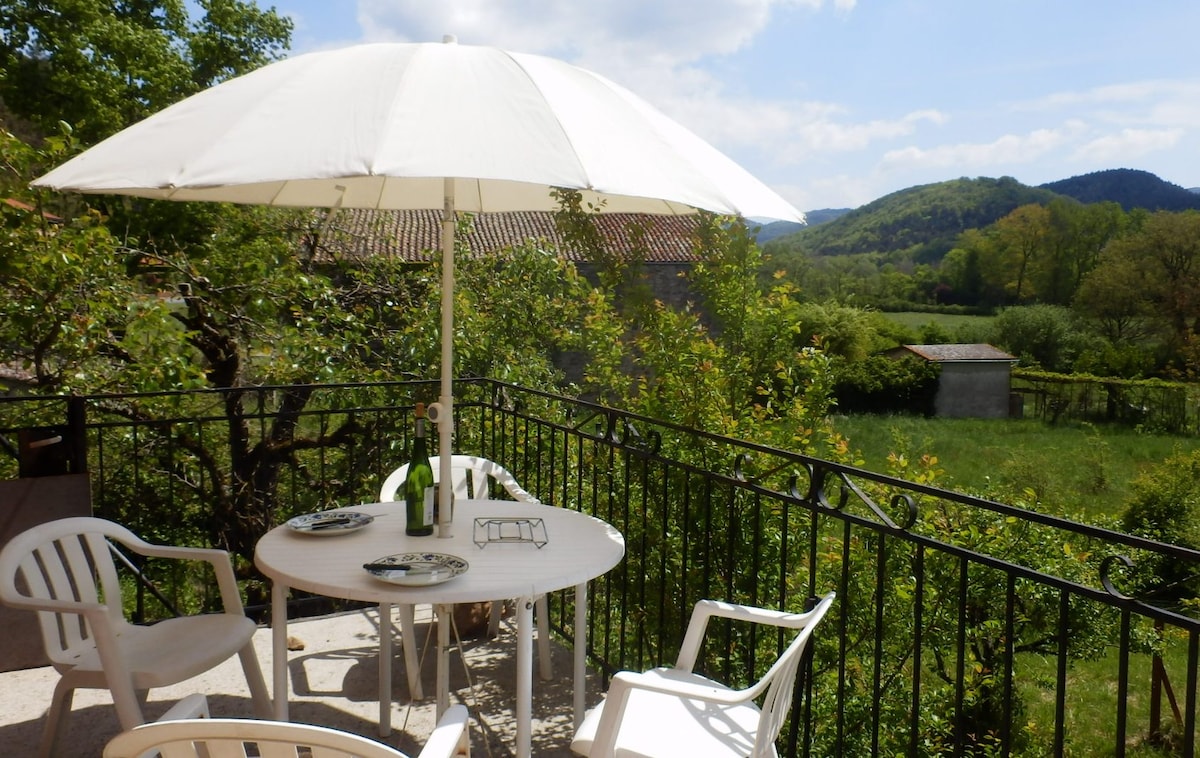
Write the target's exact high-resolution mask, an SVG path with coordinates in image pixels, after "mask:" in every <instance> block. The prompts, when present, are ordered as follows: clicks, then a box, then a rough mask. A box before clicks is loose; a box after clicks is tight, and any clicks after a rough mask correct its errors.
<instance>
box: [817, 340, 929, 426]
mask: <svg viewBox="0 0 1200 758" xmlns="http://www.w3.org/2000/svg"><path fill="white" fill-rule="evenodd" d="M939 373H940V372H939V370H938V367H937V365H936V364H934V363H930V362H927V361H920V360H896V359H894V358H888V357H887V356H883V355H873V356H871V357H869V358H866V359H865V360H862V361H855V362H847V363H843V364H841V365H840V366H839V369H838V372H837V382H836V384H835V386H834V395H835V396H836V397H837V405H838V409H839V410H840V411H842V412H844V413H919V414H922V415H925V416H932V415H933V401H934V397H935V396H936V395H937V388H938V375H939Z"/></svg>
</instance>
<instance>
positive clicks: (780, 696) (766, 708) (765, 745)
mask: <svg viewBox="0 0 1200 758" xmlns="http://www.w3.org/2000/svg"><path fill="white" fill-rule="evenodd" d="M834 597H835V594H834V593H833V592H830V593H829V594H827V595H825V596H824V597H822V598H821V599H820V600H819V601H818V602H817V604H816V605H815V606H814V607H813V609H812V610H810V611H807V612H805V613H787V612H780V611H771V610H766V609H763V608H755V607H753V606H743V605H734V604H731V603H721V602H718V601H714V600H701V601H700V602H698V603H697V604H696V607H695V608H694V609H693V610H692V618H691V621H690V622H689V624H688V628H687V632H686V634H685V636H684V641H683V645H682V646H681V647H680V650H679V658H678V660H677V662H676V664H675V667H676V668H682V669H685V670H688V671H690V670H692V668H693V667H694V666H695V662H696V657H697V655H699V651H700V643H701V641H702V640H703V637H704V631H705V628H706V627H707V625H708V620H709V619H710V618H712V617H713V616H718V617H725V618H732V619H737V620H742V621H749V622H752V623H757V624H765V625H770V626H776V627H785V628H790V629H796V630H797V633H796V636H795V637H794V638H793V639H792V641H791V642H790V643H789V644H788V646H787V647H786V648H785V649H784V651H783V653H782V654H780V656H779V658H777V659H776V661H775V663H773V664H772V665H771V667H770V668H769V669H767V672H766V673H765V674H763V676H762V677H761V678H760V679H759V680H758V681H757V682H755V683H754V684H753V685H751V686H750V687H748V688H746V689H745V690H742V694H743V695H744V696H745V697H746V699H748V700H750V699H757V698H758V697H759V696H760V695H762V694H763V692H764V691H765V692H766V695H765V696H763V699H762V702H761V703H760V714H759V719H758V731H757V733H756V734H755V738H754V751H753V752H752V753H751V754H750V758H766V757H767V756H772V755H774V754H775V753H774V745H775V740H776V739H777V738H778V737H779V732H780V730H781V729H782V728H783V722H784V719H786V718H787V714H788V710H789V709H790V708H791V704H792V691H793V689H794V688H795V685H796V674H797V672H798V670H799V668H800V661H801V660H802V659H803V657H804V650H805V648H806V647H807V646H808V641H809V640H810V639H811V638H812V634H813V630H814V629H816V627H817V624H819V623H820V622H821V619H823V618H824V617H825V614H826V613H828V611H829V608H830V606H831V605H832V604H833V600H834Z"/></svg>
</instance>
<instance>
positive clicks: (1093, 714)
mask: <svg viewBox="0 0 1200 758" xmlns="http://www.w3.org/2000/svg"><path fill="white" fill-rule="evenodd" d="M455 392H456V395H457V398H458V399H457V401H456V402H457V404H458V405H457V413H456V436H455V450H456V452H464V453H471V454H477V455H482V456H485V457H487V458H491V459H493V460H495V461H497V462H499V463H500V464H501V465H503V466H505V467H506V468H507V469H508V470H509V471H511V472H512V473H513V474H514V475H515V476H516V478H517V480H518V481H519V482H521V484H522V485H523V486H524V487H525V488H526V489H528V490H529V491H531V492H533V493H534V494H535V495H537V496H538V497H539V498H540V499H542V500H543V501H544V502H547V503H550V504H553V505H556V506H559V507H563V508H572V509H577V510H581V511H584V512H586V513H590V514H594V515H596V516H598V517H600V518H603V519H604V520H606V521H608V522H609V523H611V524H613V525H614V526H616V527H617V528H618V529H619V530H620V531H621V532H622V533H623V534H624V535H625V539H626V547H627V553H626V558H625V560H624V561H623V562H622V563H621V564H620V565H618V566H617V568H615V569H613V570H612V571H611V572H609V573H608V574H606V575H605V576H603V577H601V578H599V579H597V580H595V581H594V583H593V585H592V589H591V603H590V607H589V610H588V624H589V630H588V639H589V649H588V651H587V652H588V656H589V661H590V663H591V664H592V665H593V666H594V667H596V668H597V669H598V670H599V671H601V672H602V676H603V677H607V676H608V675H611V674H612V673H613V672H615V671H617V670H619V669H636V670H641V669H645V668H650V667H652V666H657V665H665V664H669V663H670V662H671V661H673V659H674V655H675V652H676V650H677V649H678V647H679V643H680V639H681V637H682V632H683V629H684V627H685V625H686V623H687V620H688V616H689V613H690V610H691V607H692V605H693V604H694V603H695V601H696V600H698V599H701V598H716V599H722V600H729V601H733V602H741V603H749V604H754V605H760V606H770V607H778V608H786V609H793V610H798V609H801V608H802V607H803V606H804V604H805V602H806V600H807V599H808V598H810V597H812V596H814V595H821V594H824V593H825V592H827V591H829V590H836V592H837V598H838V599H837V602H836V603H835V605H834V609H833V611H832V612H831V614H830V617H829V618H828V619H827V620H826V621H825V623H824V625H823V626H822V627H821V629H820V630H819V631H818V633H817V637H816V644H815V645H814V646H813V647H812V653H811V656H810V659H809V661H808V663H807V670H806V672H805V675H804V676H802V678H801V680H800V683H799V684H798V685H797V689H796V693H795V698H796V700H795V703H794V707H793V709H792V712H791V717H790V720H789V722H788V724H787V725H785V727H784V731H783V734H782V736H781V739H780V746H779V747H780V753H781V754H782V755H804V756H807V755H813V756H830V755H855V756H859V755H889V756H891V755H911V756H917V755H922V756H923V755H942V754H945V755H983V754H986V755H1089V756H1095V755H1114V756H1120V755H1185V756H1191V755H1194V754H1195V752H1196V747H1195V746H1196V716H1195V714H1196V710H1197V701H1196V698H1197V687H1198V685H1197V680H1198V672H1200V621H1198V620H1197V619H1196V617H1195V616H1196V614H1195V611H1194V609H1195V607H1196V606H1195V604H1194V603H1192V604H1191V605H1189V601H1190V600H1191V599H1192V598H1195V597H1196V596H1197V595H1198V594H1200V592H1198V591H1197V584H1200V582H1198V581H1197V579H1196V577H1197V576H1198V575H1200V570H1198V569H1200V553H1197V552H1196V551H1193V550H1187V549H1183V548H1179V547H1174V546H1171V545H1166V544H1162V543H1156V542H1152V541H1149V540H1144V539H1140V538H1136V537H1132V536H1128V535H1124V534H1121V533H1118V532H1115V531H1109V530H1106V529H1101V528H1097V527H1093V526H1087V525H1082V524H1078V523H1074V522H1069V521H1065V520H1062V519H1057V518H1052V517H1049V516H1044V515H1039V514H1037V513H1033V512H1030V511H1026V510H1023V509H1020V508H1016V507H1013V506H1009V505H1005V504H1003V503H997V502H991V501H986V500H981V499H978V498H972V497H967V496H964V495H960V494H956V493H953V492H948V491H945V490H940V489H936V488H932V487H928V486H924V485H922V484H919V483H913V482H908V481H903V480H898V479H894V478H890V477H887V476H882V475H878V474H874V473H870V472H867V471H863V470H860V469H854V468H848V467H845V466H840V465H836V464H833V463H830V462H827V461H823V460H818V459H813V458H808V457H805V456H800V455H796V454H792V453H789V452H787V451H783V450H779V449H774V448H770V447H765V446H762V445H757V444H755V443H753V442H747V441H739V440H734V439H730V438H726V437H718V436H713V435H709V434H705V433H703V432H700V431H697V430H693V429H687V428H682V427H678V426H674V425H670V424H664V423H661V422H657V421H655V420H653V419H649V418H643V417H637V416H632V415H629V414H625V413H622V412H621V411H619V410H614V409H610V408H605V407H601V406H598V405H593V404H589V403H587V402H582V401H578V400H573V399H570V398H565V397H561V396H556V395H552V394H546V393H542V392H537V391H532V390H528V389H524V388H520V387H516V386H512V385H506V384H501V383H497V382H493V381H489V380H460V381H457V382H456V383H455ZM435 395H436V386H434V385H433V384H430V383H420V382H402V383H385V384H370V385H336V386H333V385H328V386H327V385H320V386H299V387H271V388H254V389H239V390H231V391H225V392H222V391H209V392H196V393H185V394H155V395H121V396H116V395H109V396H99V397H86V398H70V399H68V398H0V434H2V435H3V437H4V438H5V439H8V440H16V439H17V438H18V437H21V436H24V437H25V438H28V437H29V435H30V434H31V433H32V434H34V435H35V436H36V435H42V436H46V435H60V436H62V437H63V438H64V448H63V449H64V450H65V451H66V452H65V454H64V455H63V456H62V460H60V461H57V462H56V461H53V460H51V461H45V460H43V461H42V462H41V463H42V464H44V465H47V466H49V468H50V470H51V471H53V470H63V471H75V472H82V471H86V472H88V473H89V474H90V484H91V502H92V510H93V512H94V513H95V515H97V516H100V517H103V518H108V519H112V520H114V521H118V522H121V523H123V524H125V525H127V526H129V527H130V528H131V529H133V531H135V532H137V533H139V534H141V535H143V536H145V537H147V538H149V539H151V540H155V541H163V542H174V543H177V544H196V545H213V546H219V547H223V548H226V549H229V550H230V551H232V552H233V553H234V554H235V556H238V558H237V559H236V560H237V563H238V565H239V570H240V571H241V572H242V574H243V577H244V589H245V593H246V596H247V601H248V602H247V605H248V607H249V608H250V609H251V612H254V613H256V614H258V615H259V617H260V618H262V619H264V620H265V619H266V617H267V610H266V599H267V598H268V596H269V587H267V586H266V584H265V582H263V581H262V579H261V578H259V577H256V576H255V575H254V569H253V563H252V558H253V552H254V544H255V541H256V540H257V538H258V537H259V536H261V535H262V534H263V533H265V532H266V531H267V530H268V529H269V528H271V527H272V526H274V525H275V524H278V523H280V522H282V521H283V520H285V519H287V518H289V517H291V516H293V515H296V514H300V513H306V512H309V511H313V510H317V509H321V508H326V507H332V506H339V505H350V504H356V503H364V502H371V501H373V500H375V499H376V495H377V492H378V488H379V483H380V482H381V480H382V478H383V477H384V476H386V474H387V473H388V472H390V471H391V470H392V469H393V468H395V467H396V466H397V465H399V464H401V463H403V462H405V461H406V460H407V456H408V451H409V450H410V448H411V439H410V436H411V434H412V426H413V425H412V409H413V406H414V403H416V402H418V401H421V402H428V401H429V400H431V399H433V397H434V396H435ZM20 430H25V431H24V432H21V431H20ZM30 430H33V431H32V432H31V431H30ZM68 443H82V444H75V445H71V444H68ZM12 447H15V445H14V446H12ZM13 452H14V453H15V452H16V451H15V450H14V451H13ZM29 465H31V464H30V463H29V462H28V461H22V464H21V466H22V467H28V466H29ZM0 466H2V467H4V470H0V479H11V478H15V477H17V475H18V473H22V472H19V471H18V464H17V460H16V458H15V457H13V458H8V457H6V460H5V461H4V463H3V464H0ZM55 466H59V467H60V468H58V469H55ZM23 473H27V474H28V473H45V472H30V471H25V472H23ZM143 570H144V571H145V572H146V574H147V575H148V576H149V577H151V579H152V580H153V581H154V582H155V583H156V584H157V585H158V586H159V587H162V588H163V590H164V592H165V593H166V595H167V596H168V599H169V600H171V601H172V602H173V603H175V604H176V605H185V606H186V605H195V604H202V603H203V598H199V597H196V596H194V593H195V590H194V588H190V585H189V584H188V583H187V582H186V581H185V580H184V578H181V577H171V576H161V575H156V573H155V567H154V566H152V565H149V566H145V567H143ZM189 593H192V594H189ZM138 598H139V599H138V603H139V610H140V611H141V612H142V613H144V614H145V615H146V616H147V617H153V616H155V615H156V614H161V613H162V612H161V611H159V610H156V609H157V608H159V607H160V606H159V605H158V604H157V603H156V602H150V601H149V599H148V597H147V595H146V594H145V592H142V591H139V594H138ZM572 600H573V595H571V594H569V593H559V594H557V595H555V596H552V597H551V598H550V603H551V605H550V607H551V616H552V624H553V628H554V630H555V633H556V635H557V636H558V637H559V640H560V641H561V642H568V641H569V640H570V639H571V631H572V630H571V624H572V622H573V619H574V615H573V608H572V606H571V603H572ZM295 602H296V604H297V607H296V608H295V609H293V611H292V613H293V614H294V615H304V614H306V613H316V612H324V611H326V610H328V606H327V605H325V604H324V603H320V602H318V601H317V600H316V599H314V600H312V601H311V603H310V602H309V601H306V600H305V599H304V598H300V599H297V600H296V601H295ZM1188 608H1190V609H1191V610H1190V611H1189V610H1187V609H1188ZM717 639H721V636H720V635H718V637H717ZM779 644H780V640H779V639H778V638H776V637H774V636H769V637H765V638H755V637H752V636H739V635H738V634H737V633H736V632H735V631H734V630H732V629H727V630H725V631H724V643H723V644H721V645H720V646H719V647H720V649H715V648H716V647H717V646H716V645H710V649H708V650H707V651H706V659H705V668H706V670H707V671H708V673H709V674H710V675H711V676H713V677H715V678H718V679H722V680H724V681H729V682H739V681H741V682H748V681H749V680H750V679H751V678H752V676H753V675H754V674H756V673H761V670H762V668H763V666H765V665H766V664H768V663H769V662H770V661H771V660H773V659H774V657H775V654H776V651H777V646H778V645H779ZM601 688H603V682H602V683H601ZM591 704H592V703H589V705H591Z"/></svg>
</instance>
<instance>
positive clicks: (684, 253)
mask: <svg viewBox="0 0 1200 758" xmlns="http://www.w3.org/2000/svg"><path fill="white" fill-rule="evenodd" d="M595 221H596V227H597V229H598V230H599V232H600V234H601V235H602V236H603V237H604V239H605V240H606V242H607V247H608V249H609V250H610V251H612V252H613V253H614V254H619V253H620V252H621V251H629V250H634V249H637V248H641V249H642V251H643V252H642V265H641V275H642V277H643V278H644V280H645V283H646V285H647V286H648V287H649V290H650V292H651V293H652V295H653V296H654V297H655V298H656V299H658V300H661V301H663V302H664V303H666V304H668V305H672V306H677V307H679V306H682V305H684V304H685V303H687V302H689V301H692V302H694V301H695V299H696V298H695V297H694V296H693V295H692V293H691V291H690V290H689V287H688V283H687V280H686V278H685V277H684V276H682V275H683V274H686V273H687V272H688V271H689V270H690V269H691V267H692V265H693V264H694V263H695V262H696V261H697V256H696V252H695V241H694V239H695V233H696V229H697V224H698V222H699V216H695V215H689V216H652V215H638V214H630V213H603V214H597V215H596V216H595ZM631 224H635V225H637V226H640V228H641V230H642V233H638V232H635V231H633V229H632V228H631ZM441 232H442V212H441V211H440V210H411V211H375V210H362V209H341V210H338V211H336V212H335V213H334V214H333V215H332V217H330V219H329V225H328V228H327V229H326V230H325V234H324V235H323V237H322V242H321V244H320V246H319V248H318V250H317V251H316V253H315V255H316V256H317V257H318V260H319V259H322V258H324V259H326V260H334V259H337V260H354V259H361V258H367V257H400V258H403V259H404V260H406V261H410V262H412V263H414V264H420V263H429V262H430V261H432V260H434V258H435V257H437V256H440V255H441V252H440V249H441V242H440V240H441ZM527 240H545V241H546V243H547V244H551V245H554V246H555V247H556V248H557V249H558V250H559V252H560V254H561V255H563V256H564V257H566V258H567V259H568V260H570V261H572V262H574V264H575V266H576V267H577V268H578V269H579V271H580V273H582V274H583V275H584V276H586V277H588V279H589V281H592V282H595V281H596V279H597V276H596V274H597V266H596V264H594V263H592V262H591V261H590V260H587V258H586V257H585V256H584V254H583V253H582V252H580V251H579V250H575V249H572V248H571V246H570V245H569V244H567V243H566V241H565V240H564V239H563V236H562V235H561V234H560V233H559V230H558V229H557V228H556V226H555V223H554V214H552V213H546V212H512V213H481V214H477V215H475V216H474V222H473V226H472V230H471V232H470V233H469V234H468V235H467V237H466V239H465V242H466V244H467V245H468V247H469V248H470V250H471V251H473V252H475V253H493V252H495V251H498V250H502V249H504V248H505V247H511V246H514V245H518V244H522V243H524V242H526V241H527Z"/></svg>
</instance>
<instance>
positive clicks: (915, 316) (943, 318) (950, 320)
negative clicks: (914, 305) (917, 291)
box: [883, 311, 995, 334]
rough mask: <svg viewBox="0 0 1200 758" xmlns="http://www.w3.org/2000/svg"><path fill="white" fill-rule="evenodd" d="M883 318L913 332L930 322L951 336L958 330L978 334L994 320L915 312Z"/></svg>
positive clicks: (887, 314)
mask: <svg viewBox="0 0 1200 758" xmlns="http://www.w3.org/2000/svg"><path fill="white" fill-rule="evenodd" d="M883 316H884V317H885V318H887V319H888V320H889V321H894V322H896V323H897V324H900V325H901V326H903V327H905V328H907V329H911V330H913V331H917V330H919V329H920V328H921V327H923V326H925V325H926V324H928V323H929V322H931V321H932V322H933V323H935V324H937V325H938V326H940V327H942V328H943V329H945V330H946V331H947V332H949V333H951V334H955V333H957V332H959V331H960V330H964V331H967V330H969V331H970V332H972V333H974V332H980V331H983V330H985V329H987V328H988V326H990V325H991V323H992V321H993V320H995V316H962V315H957V314H951V313H921V312H916V311H904V312H898V313H884V314H883Z"/></svg>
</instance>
